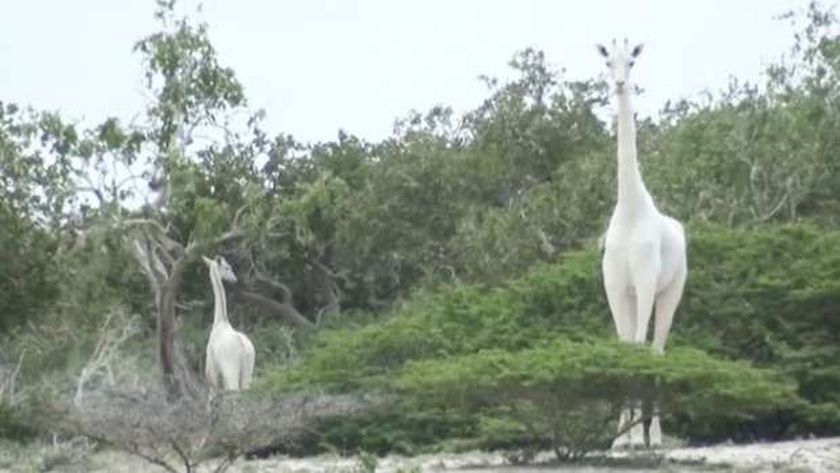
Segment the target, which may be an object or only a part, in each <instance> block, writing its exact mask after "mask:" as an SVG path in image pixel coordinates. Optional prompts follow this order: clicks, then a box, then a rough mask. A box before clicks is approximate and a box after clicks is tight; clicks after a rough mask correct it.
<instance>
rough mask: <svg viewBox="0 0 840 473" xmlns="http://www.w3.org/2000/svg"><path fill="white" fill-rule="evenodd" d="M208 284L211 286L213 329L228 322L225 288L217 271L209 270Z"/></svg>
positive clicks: (214, 269)
mask: <svg viewBox="0 0 840 473" xmlns="http://www.w3.org/2000/svg"><path fill="white" fill-rule="evenodd" d="M210 282H211V284H212V285H213V302H214V304H213V327H215V326H217V325H219V324H220V323H222V322H228V314H227V299H225V286H224V285H223V284H222V277H221V276H220V275H219V270H218V269H216V268H211V269H210Z"/></svg>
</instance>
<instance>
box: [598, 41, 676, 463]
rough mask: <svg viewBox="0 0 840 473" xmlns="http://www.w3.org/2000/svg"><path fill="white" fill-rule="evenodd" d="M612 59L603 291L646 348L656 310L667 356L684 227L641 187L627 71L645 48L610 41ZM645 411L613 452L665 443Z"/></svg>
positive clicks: (622, 324) (658, 347)
mask: <svg viewBox="0 0 840 473" xmlns="http://www.w3.org/2000/svg"><path fill="white" fill-rule="evenodd" d="M598 51H599V52H600V53H601V55H602V56H604V57H605V58H606V60H607V67H608V68H609V71H610V75H611V79H612V84H611V85H612V86H613V89H614V93H615V97H616V101H617V102H618V199H617V203H616V205H615V209H614V210H613V213H612V217H611V218H610V224H609V227H608V228H607V233H606V235H605V238H604V257H603V261H602V270H603V273H604V289H605V290H606V293H607V300H608V301H609V305H610V311H611V312H612V316H613V321H614V322H615V328H616V331H617V332H618V336H619V338H620V339H621V340H623V341H626V342H632V343H646V342H647V334H648V325H649V323H650V318H651V312H652V311H653V310H654V307H655V310H656V318H655V322H654V330H653V341H652V346H653V349H654V350H655V351H656V352H657V353H660V354H662V353H664V351H665V342H666V340H667V338H668V333H669V332H670V330H671V323H672V322H673V320H674V312H675V311H676V309H677V305H679V303H680V299H681V298H682V293H683V287H684V286H685V280H686V275H687V273H688V266H687V262H686V244H685V233H684V231H683V227H682V225H681V224H680V222H678V221H677V220H675V219H673V218H671V217H669V216H667V215H664V214H662V213H661V212H660V211H659V209H657V208H656V204H655V203H654V202H653V197H651V195H650V192H648V190H647V189H646V188H645V184H644V182H643V181H642V176H641V173H640V172H639V165H638V162H637V160H636V124H635V120H634V117H633V107H632V106H631V104H630V95H631V87H630V84H629V78H630V71H631V69H632V68H633V65H634V63H635V60H636V58H637V57H638V56H639V54H640V53H641V52H642V46H641V45H638V46H635V47H633V48H632V49H631V48H629V45H628V43H627V40H626V39H625V40H624V44H618V43H617V42H616V41H615V40H613V43H612V48H611V49H610V50H607V48H605V47H604V46H602V45H598ZM640 416H641V409H639V408H631V409H626V410H625V411H624V412H622V415H621V420H620V421H619V428H620V429H623V428H624V426H626V425H627V422H636V424H635V425H634V426H633V427H632V428H630V429H629V430H628V431H627V432H625V433H624V434H623V435H620V436H619V437H618V438H617V439H616V441H615V443H614V447H623V446H640V445H644V444H645V443H646V441H645V437H646V435H645V434H646V433H647V434H648V435H647V438H648V440H649V445H650V446H658V445H661V444H662V430H661V427H660V425H659V416H658V415H656V414H654V416H653V418H652V419H651V423H650V425H649V428H648V432H645V426H643V425H642V424H641V423H639V422H638V420H639V418H640Z"/></svg>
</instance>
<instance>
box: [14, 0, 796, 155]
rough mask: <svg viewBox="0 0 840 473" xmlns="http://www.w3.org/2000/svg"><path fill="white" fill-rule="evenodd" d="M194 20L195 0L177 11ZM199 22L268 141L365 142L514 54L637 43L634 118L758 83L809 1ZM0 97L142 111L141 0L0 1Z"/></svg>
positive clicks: (403, 7)
mask: <svg viewBox="0 0 840 473" xmlns="http://www.w3.org/2000/svg"><path fill="white" fill-rule="evenodd" d="M180 3H181V4H183V5H182V7H183V8H187V7H189V9H190V10H192V8H193V6H194V5H196V4H197V2H195V1H194V0H189V1H187V0H181V2H180ZM203 4H204V9H203V13H202V14H201V16H200V17H201V18H202V19H203V20H205V21H206V22H207V23H208V24H209V25H210V35H211V39H212V40H213V43H214V44H215V46H216V47H217V49H218V51H219V54H220V57H221V61H222V63H223V64H225V65H228V66H231V67H233V69H234V70H235V71H236V73H237V75H238V77H239V79H240V80H241V81H242V83H243V84H244V86H245V89H246V94H247V96H248V98H249V101H250V104H251V106H252V107H254V108H264V109H265V110H266V112H267V113H268V120H267V128H268V129H269V130H270V131H271V132H274V133H276V132H285V133H291V134H293V135H294V136H296V137H297V138H299V139H302V140H307V141H313V140H328V139H333V138H335V136H336V133H337V131H338V129H339V128H343V129H345V130H348V131H349V132H351V133H355V134H357V135H360V136H362V137H364V138H367V139H371V140H376V139H381V138H383V137H385V136H388V135H389V134H390V132H391V130H392V125H393V122H394V119H395V118H398V117H402V116H404V115H405V114H406V113H407V112H408V111H409V110H411V109H417V110H427V109H429V108H430V107H431V106H433V105H435V104H445V105H451V106H453V107H454V108H455V109H456V110H457V111H464V110H467V109H469V108H471V107H474V106H476V105H477V104H479V103H480V101H481V100H482V99H483V98H485V97H486V96H487V94H486V90H485V89H484V86H483V85H482V84H481V83H480V82H479V81H478V80H477V76H478V75H480V74H487V75H490V76H498V77H506V76H509V69H508V67H507V65H506V64H507V62H508V60H509V59H510V58H511V56H512V55H513V53H514V52H516V51H518V50H521V49H524V48H525V47H529V46H532V47H535V48H538V49H541V50H543V51H545V53H546V55H547V58H548V60H549V62H550V63H551V64H552V65H553V66H555V67H556V68H558V69H559V68H564V69H565V70H566V71H567V77H570V78H586V77H593V76H596V75H597V74H599V73H600V72H602V68H603V62H602V60H601V59H600V57H599V56H598V55H597V53H596V51H595V47H594V44H595V43H597V42H608V41H609V40H610V39H611V38H612V37H619V38H622V37H624V36H627V37H629V38H630V40H631V41H633V42H643V43H645V50H644V54H643V56H642V57H641V58H640V59H639V60H638V61H637V66H636V68H635V70H634V76H633V80H634V82H636V83H637V84H639V85H640V86H641V87H643V88H644V89H645V94H644V96H643V97H639V98H638V99H637V100H636V103H637V108H638V110H639V112H640V113H641V114H643V115H647V114H651V113H653V112H655V111H656V110H658V109H659V108H660V107H661V106H662V104H664V102H665V100H667V99H676V98H680V97H692V96H696V95H697V93H699V92H700V91H702V90H704V89H711V90H718V89H720V88H722V87H724V86H725V85H726V83H727V82H728V78H729V76H731V75H734V76H736V77H738V78H741V79H750V80H756V79H758V78H759V75H760V72H761V71H762V69H763V66H764V65H765V64H766V63H767V62H768V61H772V60H773V59H775V58H776V57H778V56H779V55H780V54H782V53H784V52H785V51H786V50H787V49H788V48H789V46H790V45H791V44H792V41H793V38H792V32H791V29H790V27H789V25H788V23H787V22H783V21H778V20H774V19H773V16H774V15H776V14H778V13H781V12H784V11H786V10H789V9H792V8H796V9H801V8H804V7H805V6H806V4H807V1H806V0H749V1H747V0H726V1H725V0H702V1H701V0H693V1H676V0H636V1H628V0H585V1H558V0H411V1H408V0H299V1H288V0H205V1H204V2H203ZM0 11H2V19H0V100H2V101H13V102H17V103H19V104H29V105H32V106H33V107H35V108H38V109H48V110H59V111H61V112H62V113H64V114H65V115H67V116H69V117H70V118H73V119H77V120H84V122H86V123H95V122H99V121H101V120H102V119H104V118H105V117H107V116H111V115H116V116H118V117H120V118H122V119H124V120H127V119H130V118H131V117H132V116H134V115H136V114H137V112H139V111H141V110H142V109H143V104H144V98H143V93H142V90H143V81H142V69H141V65H140V58H139V56H137V55H136V54H132V52H131V48H132V45H133V44H134V42H135V41H136V40H137V39H139V38H140V37H142V36H143V35H145V34H148V33H150V32H153V31H155V28H156V24H155V21H154V19H153V17H152V14H153V11H154V2H153V1H152V0H26V1H23V0H0Z"/></svg>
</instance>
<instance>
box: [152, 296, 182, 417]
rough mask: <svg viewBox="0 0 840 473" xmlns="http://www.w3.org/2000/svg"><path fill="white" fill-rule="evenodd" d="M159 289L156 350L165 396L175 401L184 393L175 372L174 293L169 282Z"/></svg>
mask: <svg viewBox="0 0 840 473" xmlns="http://www.w3.org/2000/svg"><path fill="white" fill-rule="evenodd" d="M161 289H162V291H161V295H160V300H159V302H158V318H157V326H158V350H159V355H160V365H161V368H162V371H163V386H164V388H165V389H166V397H167V399H169V400H170V401H175V400H177V399H180V398H181V397H183V395H184V392H183V390H182V389H181V386H180V383H178V376H177V374H176V372H175V364H176V359H175V297H174V296H175V294H174V291H173V290H172V289H173V288H172V285H171V284H167V285H165V286H164V287H163V288H161Z"/></svg>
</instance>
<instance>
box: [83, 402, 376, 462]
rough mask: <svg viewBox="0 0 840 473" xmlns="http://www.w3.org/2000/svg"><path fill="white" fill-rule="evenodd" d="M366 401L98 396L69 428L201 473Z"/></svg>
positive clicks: (300, 432)
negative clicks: (205, 466)
mask: <svg viewBox="0 0 840 473" xmlns="http://www.w3.org/2000/svg"><path fill="white" fill-rule="evenodd" d="M368 402H369V401H367V400H365V399H362V398H359V397H358V396H335V397H327V396H318V397H312V396H294V397H286V398H283V399H268V398H264V397H259V396H256V395H242V394H239V393H228V394H225V395H221V396H218V397H216V398H215V399H214V401H213V404H212V405H209V406H208V404H206V403H204V402H200V401H189V400H186V399H184V400H182V401H180V402H176V403H172V402H169V401H167V399H166V396H165V395H164V394H163V393H156V394H154V395H149V394H147V395H139V394H137V393H130V392H120V391H117V390H100V391H97V392H96V393H93V392H91V393H89V394H88V398H87V400H86V402H85V403H84V405H83V406H82V407H80V408H77V409H74V411H73V413H72V415H71V416H70V423H71V425H72V426H73V428H74V429H75V430H76V431H77V432H78V433H80V434H82V435H84V436H86V437H88V438H91V439H94V440H97V441H100V442H103V443H106V444H108V445H111V446H113V447H115V448H118V449H120V450H123V451H126V452H129V453H131V454H134V455H137V456H139V457H142V458H144V459H145V460H147V461H149V462H151V463H154V464H156V465H159V466H161V467H163V468H164V469H166V470H167V471H170V472H173V473H174V472H178V471H184V472H188V473H189V472H193V471H196V468H197V467H198V465H199V464H210V465H214V466H212V467H211V469H212V471H214V472H222V471H224V470H226V469H227V467H228V466H230V465H231V464H232V463H233V461H235V460H236V459H237V458H239V457H240V456H242V455H244V454H246V453H247V452H249V451H253V450H255V449H257V448H260V447H265V446H269V445H278V444H282V443H285V442H290V441H293V440H295V439H296V438H299V437H301V436H303V435H305V434H306V433H308V432H310V431H312V426H313V425H315V423H316V422H317V420H318V419H320V418H324V417H330V416H339V415H350V414H353V413H356V412H359V411H361V410H363V409H365V407H366V405H367V404H368ZM176 465H177V466H176ZM179 468H180V470H179Z"/></svg>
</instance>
